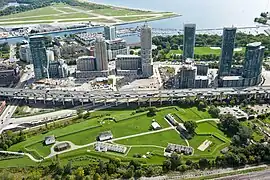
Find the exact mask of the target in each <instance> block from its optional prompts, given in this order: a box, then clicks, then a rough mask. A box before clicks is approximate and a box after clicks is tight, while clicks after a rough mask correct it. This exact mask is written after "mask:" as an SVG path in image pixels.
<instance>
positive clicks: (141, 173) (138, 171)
mask: <svg viewBox="0 0 270 180" xmlns="http://www.w3.org/2000/svg"><path fill="white" fill-rule="evenodd" d="M143 174H144V172H143V170H142V169H138V170H136V171H135V173H134V177H136V178H140V177H142V176H143Z"/></svg>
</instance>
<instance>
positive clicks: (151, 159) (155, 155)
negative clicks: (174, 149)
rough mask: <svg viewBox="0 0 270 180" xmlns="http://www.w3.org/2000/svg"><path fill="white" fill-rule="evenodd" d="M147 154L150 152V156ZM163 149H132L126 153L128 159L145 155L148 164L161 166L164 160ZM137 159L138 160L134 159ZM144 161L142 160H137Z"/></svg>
mask: <svg viewBox="0 0 270 180" xmlns="http://www.w3.org/2000/svg"><path fill="white" fill-rule="evenodd" d="M147 152H150V154H151V155H147ZM163 153H164V149H161V148H155V147H132V148H131V149H130V151H129V153H128V157H130V158H133V155H134V154H140V155H145V156H147V158H146V159H145V160H146V161H147V163H149V164H162V162H163V161H164V160H165V159H166V158H165V157H164V155H163ZM136 159H138V158H136ZM140 159H144V158H139V160H140Z"/></svg>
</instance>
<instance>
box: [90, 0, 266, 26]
mask: <svg viewBox="0 0 270 180" xmlns="http://www.w3.org/2000/svg"><path fill="white" fill-rule="evenodd" d="M90 1H91V2H96V3H105V4H111V5H117V6H125V7H130V8H141V9H147V10H155V11H170V12H175V13H179V14H181V15H182V16H181V17H177V18H174V19H168V20H162V21H157V22H152V23H151V25H152V26H153V27H159V28H182V27H183V24H184V23H196V24H197V27H198V28H220V27H224V26H232V25H234V26H254V25H255V24H254V22H253V21H254V18H255V17H258V16H259V15H260V13H261V12H263V11H270V0H90Z"/></svg>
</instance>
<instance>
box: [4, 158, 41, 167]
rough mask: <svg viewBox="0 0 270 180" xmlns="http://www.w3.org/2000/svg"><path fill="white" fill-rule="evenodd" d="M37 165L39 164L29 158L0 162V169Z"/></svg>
mask: <svg viewBox="0 0 270 180" xmlns="http://www.w3.org/2000/svg"><path fill="white" fill-rule="evenodd" d="M35 165H37V163H36V162H34V161H32V160H31V159H29V158H28V157H23V158H17V159H9V160H1V161H0V168H8V167H25V166H35Z"/></svg>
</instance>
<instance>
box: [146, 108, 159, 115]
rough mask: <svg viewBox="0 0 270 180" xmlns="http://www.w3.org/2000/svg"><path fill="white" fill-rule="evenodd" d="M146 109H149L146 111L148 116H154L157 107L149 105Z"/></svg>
mask: <svg viewBox="0 0 270 180" xmlns="http://www.w3.org/2000/svg"><path fill="white" fill-rule="evenodd" d="M148 111H149V112H148V113H147V115H148V116H155V115H156V113H157V112H158V109H157V108H156V107H149V108H148Z"/></svg>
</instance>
